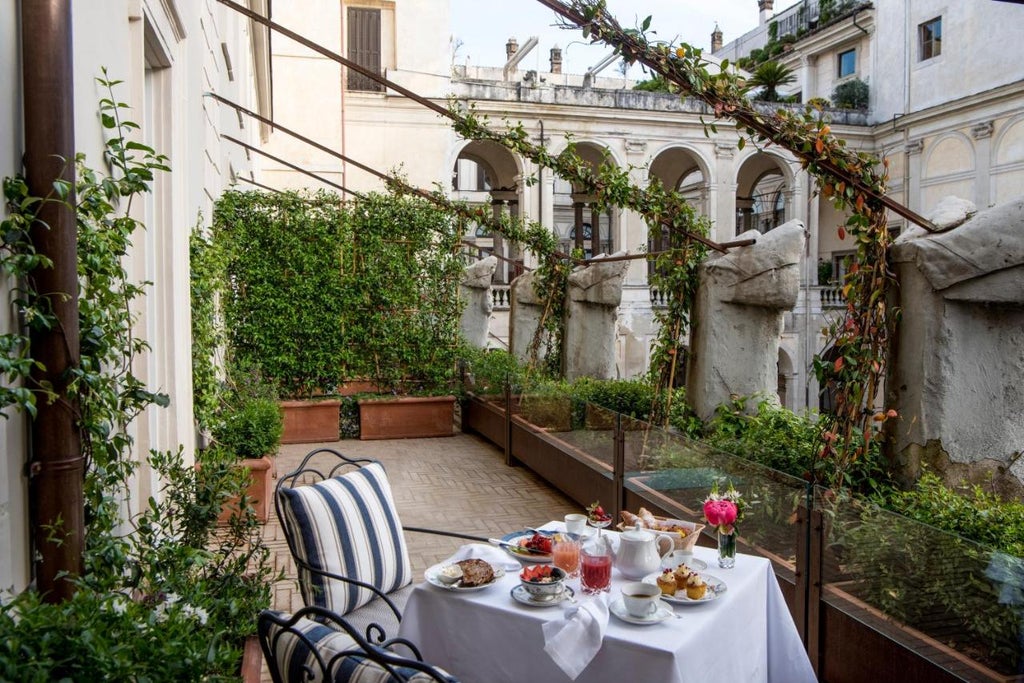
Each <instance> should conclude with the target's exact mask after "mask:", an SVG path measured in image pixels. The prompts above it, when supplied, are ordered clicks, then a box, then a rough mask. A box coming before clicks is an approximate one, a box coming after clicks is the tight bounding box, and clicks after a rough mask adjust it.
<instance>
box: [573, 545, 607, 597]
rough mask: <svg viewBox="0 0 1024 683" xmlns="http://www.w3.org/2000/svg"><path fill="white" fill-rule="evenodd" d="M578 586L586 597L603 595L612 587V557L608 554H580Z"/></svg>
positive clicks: (584, 550) (583, 552)
mask: <svg viewBox="0 0 1024 683" xmlns="http://www.w3.org/2000/svg"><path fill="white" fill-rule="evenodd" d="M580 584H581V585H582V587H583V592H584V593H586V594H587V595H594V594H596V593H604V592H606V591H608V590H610V589H611V585H612V556H611V555H610V554H608V553H604V552H597V553H591V552H587V549H586V548H584V549H583V550H582V552H581V554H580Z"/></svg>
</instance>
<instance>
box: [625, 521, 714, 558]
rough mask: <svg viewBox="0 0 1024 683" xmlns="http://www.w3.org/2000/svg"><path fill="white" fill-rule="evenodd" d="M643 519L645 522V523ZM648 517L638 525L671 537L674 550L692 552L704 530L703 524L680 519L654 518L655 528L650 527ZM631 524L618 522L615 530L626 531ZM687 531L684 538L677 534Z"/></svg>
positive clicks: (630, 527)
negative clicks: (683, 530) (680, 531)
mask: <svg viewBox="0 0 1024 683" xmlns="http://www.w3.org/2000/svg"><path fill="white" fill-rule="evenodd" d="M644 519H646V520H647V522H646V523H645V521H644ZM650 519H651V518H650V517H645V518H642V519H640V520H639V524H640V526H641V527H642V528H644V529H651V530H652V531H661V532H662V533H666V534H668V535H669V536H671V537H672V542H673V544H674V546H675V547H674V548H673V549H674V550H688V551H691V552H692V551H693V546H695V545H696V544H697V538H698V537H699V536H700V532H701V531H702V530H703V529H704V525H703V524H698V523H697V522H687V521H685V520H682V519H673V518H671V517H658V516H656V515H655V516H654V522H655V524H656V525H657V526H654V527H652V526H650ZM633 526H634V525H633V524H627V523H625V522H619V523H618V525H616V527H615V528H616V529H618V530H619V531H624V530H626V529H632V528H633ZM681 529H687V530H688V531H689V532H688V533H687V534H686V536H683V535H681V534H680V533H679V530H681Z"/></svg>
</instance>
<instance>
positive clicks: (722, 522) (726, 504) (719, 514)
mask: <svg viewBox="0 0 1024 683" xmlns="http://www.w3.org/2000/svg"><path fill="white" fill-rule="evenodd" d="M738 514H739V510H737V509H736V503H734V502H732V501H731V500H708V501H706V502H705V503H704V518H705V519H707V520H708V524H711V525H712V526H717V527H724V526H731V525H732V524H733V522H735V521H736V516H737V515H738Z"/></svg>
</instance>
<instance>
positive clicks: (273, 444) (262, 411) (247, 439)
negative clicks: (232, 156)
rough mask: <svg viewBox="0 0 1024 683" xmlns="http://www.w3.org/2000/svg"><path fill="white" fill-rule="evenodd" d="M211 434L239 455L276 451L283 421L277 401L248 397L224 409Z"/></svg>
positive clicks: (260, 454)
mask: <svg viewBox="0 0 1024 683" xmlns="http://www.w3.org/2000/svg"><path fill="white" fill-rule="evenodd" d="M226 413H227V414H226V415H225V416H224V418H223V421H222V422H221V424H220V425H219V426H218V427H217V429H216V430H215V431H214V434H213V436H214V438H215V439H216V440H217V441H218V442H219V443H220V444H221V445H222V446H224V447H225V448H227V449H228V450H230V451H231V452H232V453H234V454H235V455H236V456H237V457H239V458H262V457H263V456H264V455H272V454H273V453H275V452H276V451H277V445H278V442H279V441H280V440H281V431H282V429H283V428H284V423H283V421H282V418H281V409H280V408H279V407H278V405H277V401H275V400H272V399H267V398H249V399H246V400H244V401H241V402H239V403H238V404H237V405H235V406H233V407H232V408H230V409H228V410H227V411H226Z"/></svg>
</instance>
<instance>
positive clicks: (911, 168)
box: [904, 140, 924, 211]
mask: <svg viewBox="0 0 1024 683" xmlns="http://www.w3.org/2000/svg"><path fill="white" fill-rule="evenodd" d="M905 150H906V153H907V160H906V163H907V172H908V173H909V175H908V177H909V178H910V187H908V188H906V189H905V190H904V191H905V192H906V193H907V206H908V207H909V208H911V209H914V210H915V211H921V210H922V209H921V152H922V151H923V150H924V142H922V141H921V140H911V141H910V142H908V143H907V146H906V147H905Z"/></svg>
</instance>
